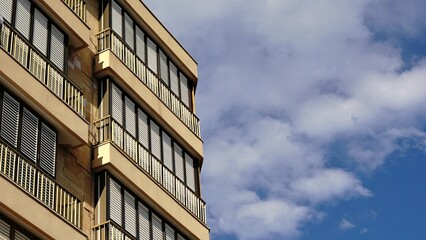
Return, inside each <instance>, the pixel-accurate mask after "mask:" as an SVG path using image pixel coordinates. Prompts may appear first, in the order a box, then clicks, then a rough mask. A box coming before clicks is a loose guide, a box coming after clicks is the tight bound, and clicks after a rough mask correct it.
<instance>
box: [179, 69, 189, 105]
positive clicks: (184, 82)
mask: <svg viewBox="0 0 426 240" xmlns="http://www.w3.org/2000/svg"><path fill="white" fill-rule="evenodd" d="M189 96H190V91H189V85H188V79H187V78H186V77H185V76H184V75H183V74H180V97H181V99H182V102H183V103H184V104H185V105H186V106H187V107H189V106H190V105H189V103H190V99H191V98H190V97H189Z"/></svg>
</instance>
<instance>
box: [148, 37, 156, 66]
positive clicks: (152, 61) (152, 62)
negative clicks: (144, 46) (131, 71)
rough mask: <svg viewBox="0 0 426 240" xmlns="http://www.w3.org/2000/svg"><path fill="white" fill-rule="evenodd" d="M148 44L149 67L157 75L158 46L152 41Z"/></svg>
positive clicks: (149, 40)
mask: <svg viewBox="0 0 426 240" xmlns="http://www.w3.org/2000/svg"><path fill="white" fill-rule="evenodd" d="M147 43H148V67H149V69H151V71H153V72H154V73H155V74H157V46H156V45H155V43H154V42H153V41H151V39H149V38H148V39H147Z"/></svg>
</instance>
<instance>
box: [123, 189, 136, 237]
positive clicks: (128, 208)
mask: <svg viewBox="0 0 426 240" xmlns="http://www.w3.org/2000/svg"><path fill="white" fill-rule="evenodd" d="M124 223H125V229H126V231H127V232H129V233H130V234H132V236H133V237H136V202H135V198H134V197H133V196H132V195H131V194H130V193H128V192H127V191H124Z"/></svg>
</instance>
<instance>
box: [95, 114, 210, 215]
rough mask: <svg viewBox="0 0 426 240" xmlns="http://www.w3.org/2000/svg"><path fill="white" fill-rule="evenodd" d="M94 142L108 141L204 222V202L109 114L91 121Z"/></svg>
mask: <svg viewBox="0 0 426 240" xmlns="http://www.w3.org/2000/svg"><path fill="white" fill-rule="evenodd" d="M95 126H96V129H97V136H98V139H97V140H98V143H102V142H106V141H111V142H112V143H113V144H114V145H115V146H117V147H118V148H120V149H121V150H122V151H123V152H124V153H126V155H127V156H128V157H129V158H130V159H132V160H133V163H134V164H136V165H137V166H138V167H139V168H140V169H141V170H143V172H145V173H146V174H147V175H149V176H151V177H152V178H153V179H154V180H155V181H157V182H158V183H159V184H160V185H161V186H163V187H164V189H165V190H166V191H168V192H169V193H170V194H171V195H172V196H174V197H175V198H176V200H177V201H178V202H180V203H181V204H182V205H184V206H185V207H186V208H187V209H188V210H189V211H190V212H191V213H192V214H193V215H194V216H195V217H197V218H198V219H199V220H200V221H202V222H203V223H206V203H205V202H204V201H203V200H202V199H201V198H200V197H198V196H197V194H196V193H195V192H193V191H192V190H191V189H190V188H189V187H187V186H186V185H185V183H184V182H183V181H181V180H180V179H179V178H178V177H176V175H174V174H173V172H172V171H170V170H169V169H168V168H167V167H166V166H165V165H163V163H162V162H161V161H160V160H158V159H157V158H156V157H155V156H154V155H152V154H151V153H150V152H149V151H148V150H147V149H146V148H145V147H144V146H143V145H142V144H140V143H139V142H138V141H137V140H136V139H135V138H134V137H133V136H131V135H130V134H129V133H128V132H127V131H126V130H124V128H123V127H122V126H121V125H120V124H118V123H117V122H116V121H114V120H113V119H112V118H111V117H106V118H103V119H101V120H98V121H96V122H95Z"/></svg>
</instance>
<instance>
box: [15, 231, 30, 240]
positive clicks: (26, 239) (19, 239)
mask: <svg viewBox="0 0 426 240" xmlns="http://www.w3.org/2000/svg"><path fill="white" fill-rule="evenodd" d="M15 240H30V238H29V237H27V236H25V235H24V234H23V233H21V232H20V231H18V230H16V231H15Z"/></svg>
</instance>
